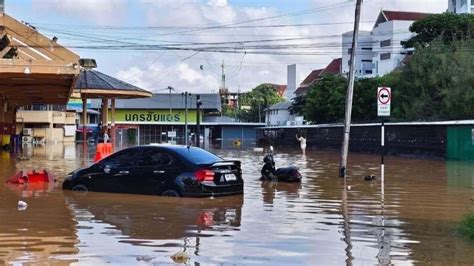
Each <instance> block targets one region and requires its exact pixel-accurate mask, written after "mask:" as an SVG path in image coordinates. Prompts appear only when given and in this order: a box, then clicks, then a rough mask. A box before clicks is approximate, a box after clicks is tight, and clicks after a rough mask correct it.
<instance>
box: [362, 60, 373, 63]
mask: <svg viewBox="0 0 474 266" xmlns="http://www.w3.org/2000/svg"><path fill="white" fill-rule="evenodd" d="M362 62H364V63H372V60H370V59H369V60H367V59H362Z"/></svg>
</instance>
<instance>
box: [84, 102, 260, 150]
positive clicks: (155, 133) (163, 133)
mask: <svg viewBox="0 0 474 266" xmlns="http://www.w3.org/2000/svg"><path fill="white" fill-rule="evenodd" d="M184 97H185V96H184V95H182V94H166V93H163V94H153V96H152V97H151V98H143V99H128V100H125V99H124V100H117V101H116V106H115V108H116V110H115V141H116V145H117V146H118V147H126V146H131V145H146V144H150V143H174V144H184V143H186V139H187V141H188V144H196V143H195V141H196V134H197V121H198V114H199V121H200V128H199V129H200V141H201V142H203V143H202V144H206V143H207V145H210V144H212V143H217V144H218V145H222V146H238V147H240V146H241V145H244V144H245V145H247V144H248V145H254V144H255V143H256V128H258V127H261V126H264V125H265V124H264V123H240V122H237V121H234V120H233V119H230V118H228V119H224V117H222V116H221V98H220V95H219V94H217V93H215V94H200V97H201V103H202V105H201V106H200V111H199V112H198V111H197V102H196V95H194V94H192V95H189V96H188V99H187V100H186V99H185V98H184ZM99 105H100V101H94V100H92V108H98V107H99ZM109 114H110V112H109ZM186 121H187V122H186ZM108 124H109V125H110V124H111V121H110V116H109V119H108ZM186 129H187V134H186V133H185V132H186ZM234 144H235V145H234Z"/></svg>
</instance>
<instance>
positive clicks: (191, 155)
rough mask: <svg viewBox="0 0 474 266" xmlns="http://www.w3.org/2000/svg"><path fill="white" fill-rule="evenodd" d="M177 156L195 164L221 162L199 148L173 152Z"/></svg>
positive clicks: (216, 157)
mask: <svg viewBox="0 0 474 266" xmlns="http://www.w3.org/2000/svg"><path fill="white" fill-rule="evenodd" d="M175 151H176V152H177V153H178V154H179V155H181V156H183V157H184V158H186V159H187V160H188V161H190V162H192V163H195V164H212V163H215V162H220V161H222V158H220V157H218V156H217V155H214V154H212V153H210V152H208V151H206V150H203V149H200V148H194V147H189V148H184V149H176V150H175Z"/></svg>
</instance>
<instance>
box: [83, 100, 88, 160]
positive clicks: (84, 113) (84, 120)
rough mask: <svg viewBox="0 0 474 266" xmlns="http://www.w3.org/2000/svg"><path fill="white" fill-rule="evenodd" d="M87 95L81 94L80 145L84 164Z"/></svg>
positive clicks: (85, 154) (85, 156)
mask: <svg viewBox="0 0 474 266" xmlns="http://www.w3.org/2000/svg"><path fill="white" fill-rule="evenodd" d="M87 124H88V121H87V96H85V95H82V147H83V150H82V151H83V154H84V159H85V162H84V164H86V162H87V161H86V160H87V152H86V150H87Z"/></svg>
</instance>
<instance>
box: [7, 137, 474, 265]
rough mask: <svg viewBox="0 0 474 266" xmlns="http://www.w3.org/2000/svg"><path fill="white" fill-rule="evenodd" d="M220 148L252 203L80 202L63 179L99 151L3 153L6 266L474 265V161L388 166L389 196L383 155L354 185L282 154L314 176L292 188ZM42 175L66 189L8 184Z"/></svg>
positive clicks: (255, 160)
mask: <svg viewBox="0 0 474 266" xmlns="http://www.w3.org/2000/svg"><path fill="white" fill-rule="evenodd" d="M214 151H215V152H216V153H218V154H219V155H221V156H223V157H225V158H238V159H240V160H241V161H242V167H243V172H244V179H245V182H246V183H245V194H244V195H243V196H232V197H222V198H215V199H192V198H188V199H183V198H177V199H175V198H162V197H154V196H141V195H126V194H111V193H93V192H90V193H87V194H86V195H76V194H72V193H68V192H66V191H65V192H63V191H61V186H60V185H61V182H62V178H63V177H64V176H65V174H67V173H68V172H70V171H72V170H73V169H75V168H77V167H80V166H82V165H83V164H88V163H89V162H90V158H92V155H93V154H92V153H93V150H92V149H89V151H88V156H87V158H88V159H87V160H89V161H88V162H87V161H86V160H85V158H84V156H83V153H82V147H81V146H77V147H76V146H75V145H66V146H64V145H60V144H58V145H54V146H38V147H34V148H33V147H25V149H24V150H23V151H21V152H19V153H18V154H17V155H14V156H13V155H10V154H9V153H1V157H0V181H1V182H0V264H5V263H6V264H47V265H50V264H54V265H63V264H64V265H68V264H84V265H94V264H95V265H102V264H107V263H110V264H127V265H132V264H133V265H134V264H162V263H164V264H173V263H175V262H174V260H173V259H175V260H176V261H177V262H186V263H188V264H194V265H199V264H204V265H207V264H255V265H257V264H258V265H260V264H267V265H294V264H306V265H343V264H355V265H374V264H385V265H386V264H442V265H446V264H471V265H472V264H474V243H473V242H470V241H468V240H466V239H465V238H463V237H460V236H458V235H457V233H456V223H457V222H458V221H459V219H460V218H461V217H462V216H463V215H464V214H466V213H468V212H470V211H473V203H474V201H473V200H474V190H473V186H474V165H473V164H472V163H465V162H464V163H463V162H455V161H441V160H420V159H409V158H397V157H388V158H386V173H385V191H384V192H385V193H384V195H383V197H382V195H381V182H380V181H379V180H378V181H374V182H367V181H364V176H365V175H368V174H375V175H377V176H379V175H380V174H379V160H380V159H379V157H378V156H374V155H363V154H350V157H349V170H348V174H349V177H348V179H347V184H346V185H345V184H344V182H343V181H342V180H341V179H340V178H338V177H337V173H338V164H339V161H338V160H339V155H338V153H337V152H331V151H329V152H328V151H309V152H308V153H307V155H306V156H303V155H301V154H299V153H298V151H297V150H277V151H276V155H275V161H276V164H277V166H288V165H295V166H298V167H299V168H300V171H301V173H302V175H303V182H302V183H301V184H284V183H262V182H260V181H258V178H259V172H260V167H261V161H262V155H263V154H262V153H257V152H254V151H252V150H243V151H239V150H230V149H226V150H219V149H216V150H214ZM42 168H46V169H48V170H50V171H51V172H53V173H54V175H55V176H56V177H57V178H58V180H59V181H58V182H57V183H56V184H52V185H50V186H47V187H42V188H31V187H30V188H22V189H19V188H18V187H17V186H7V185H6V184H5V183H4V181H5V180H6V179H7V178H8V177H9V176H11V175H12V174H14V173H15V172H17V171H19V170H27V169H42ZM345 188H346V189H345ZM19 200H23V201H25V202H27V203H28V208H27V209H26V210H23V211H20V210H18V209H17V202H18V201H19ZM176 254H178V255H181V256H173V255H176ZM176 257H185V258H184V259H183V258H181V260H179V258H176ZM186 257H187V260H186Z"/></svg>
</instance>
